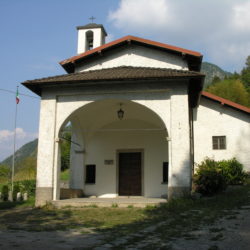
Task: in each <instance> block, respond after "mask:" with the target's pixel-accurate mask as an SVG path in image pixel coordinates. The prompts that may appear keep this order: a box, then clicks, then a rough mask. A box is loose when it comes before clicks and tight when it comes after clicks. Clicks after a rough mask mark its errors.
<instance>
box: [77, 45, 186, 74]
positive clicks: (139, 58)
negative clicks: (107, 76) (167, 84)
mask: <svg viewBox="0 0 250 250" xmlns="http://www.w3.org/2000/svg"><path fill="white" fill-rule="evenodd" d="M120 66H133V67H152V68H171V69H178V70H188V65H187V62H186V61H185V60H184V59H181V58H180V57H179V56H175V55H173V54H170V53H166V52H164V53H163V52H161V51H157V50H155V49H150V48H143V47H140V46H136V45H134V46H130V47H129V48H126V49H124V48H123V49H117V50H114V51H112V54H111V53H109V52H103V54H102V56H101V57H100V58H99V59H96V60H94V61H93V62H91V61H89V62H84V65H82V66H79V67H78V68H76V72H82V71H87V70H98V69H105V68H113V67H120Z"/></svg>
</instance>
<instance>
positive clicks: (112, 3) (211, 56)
mask: <svg viewBox="0 0 250 250" xmlns="http://www.w3.org/2000/svg"><path fill="white" fill-rule="evenodd" d="M249 13H250V0H237V1H235V0H219V1H218V0H88V1H87V0H73V1H69V0H43V1H34V0H0V161H1V160H3V159H4V158H5V157H7V156H9V155H11V154H12V153H13V141H14V139H13V135H14V127H15V126H14V117H15V91H16V86H17V85H19V92H20V103H19V104H18V106H17V110H18V112H17V128H16V134H17V148H19V147H20V146H22V145H23V144H25V143H26V142H28V141H31V140H33V139H35V138H37V136H38V130H39V107H40V98H39V97H38V96H36V95H35V94H34V93H32V92H31V91H29V90H28V89H26V88H25V87H24V86H22V85H21V84H20V83H21V82H24V81H26V80H32V79H36V78H42V77H48V76H53V75H60V74H65V73H66V72H65V71H64V70H63V68H62V67H61V66H60V65H59V64H58V62H59V61H62V60H64V59H66V58H69V57H71V56H74V55H76V46H77V30H76V28H75V27H76V26H80V25H85V24H87V23H89V22H91V21H90V20H89V18H90V17H91V16H94V17H96V19H95V20H94V21H95V22H96V23H98V24H103V25H104V27H105V29H106V31H107V33H108V37H107V42H109V41H112V40H115V39H118V38H120V37H123V36H126V35H134V36H138V37H142V38H146V39H151V40H154V41H159V42H163V43H167V44H170V45H175V46H179V47H183V48H186V49H190V50H194V51H198V52H200V53H202V54H203V56H204V57H203V61H208V62H211V63H214V64H217V65H218V66H220V67H221V68H222V69H224V70H226V71H230V72H234V71H237V72H240V71H241V69H242V68H243V67H244V64H245V60H246V58H247V56H248V55H250V14H249ZM9 91H11V92H9ZM22 94H24V95H22ZM27 95H28V96H27Z"/></svg>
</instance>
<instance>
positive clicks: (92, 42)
mask: <svg viewBox="0 0 250 250" xmlns="http://www.w3.org/2000/svg"><path fill="white" fill-rule="evenodd" d="M76 28H77V30H78V43H77V54H81V53H84V52H86V51H88V50H91V49H94V48H96V47H99V46H101V45H103V44H105V37H106V36H107V32H106V31H105V29H104V27H103V25H102V24H96V23H89V24H87V25H84V26H78V27H76Z"/></svg>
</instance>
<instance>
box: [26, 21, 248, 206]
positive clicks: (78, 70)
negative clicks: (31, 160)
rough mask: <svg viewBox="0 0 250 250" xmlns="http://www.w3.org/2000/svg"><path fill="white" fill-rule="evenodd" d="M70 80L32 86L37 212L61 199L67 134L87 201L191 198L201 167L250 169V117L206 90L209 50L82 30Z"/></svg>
mask: <svg viewBox="0 0 250 250" xmlns="http://www.w3.org/2000/svg"><path fill="white" fill-rule="evenodd" d="M77 30H78V48H77V55H76V56H73V57H71V58H69V59H66V60H64V61H62V62H60V64H61V66H62V67H63V68H64V69H65V71H66V72H67V74H64V75H60V76H53V77H47V78H42V79H36V80H31V81H26V82H24V83H23V85H24V86H26V87H27V88H29V89H30V90H31V91H33V92H34V93H36V94H37V95H39V96H41V110H40V127H39V143H38V160H37V189H36V205H42V204H45V203H46V202H47V201H54V200H59V199H60V171H61V163H60V143H61V141H62V140H63V138H62V130H63V129H64V128H65V126H66V125H67V124H68V123H69V122H70V123H71V125H72V138H71V141H72V142H71V154H70V190H76V191H80V192H79V193H82V194H84V195H85V196H96V197H101V198H116V197H122V196H126V197H134V196H136V197H138V196H140V197H150V198H154V197H168V198H169V199H170V198H173V197H178V196H183V195H188V194H190V191H191V184H192V174H193V171H194V167H195V164H197V163H199V162H201V161H202V160H203V159H204V158H205V157H211V158H213V159H215V160H222V159H229V158H232V157H236V158H237V159H238V160H239V161H240V162H241V163H242V164H243V165H244V167H245V169H246V170H247V171H250V123H249V122H250V109H249V108H247V107H244V106H241V105H239V104H236V103H233V102H231V101H229V100H226V99H223V98H220V97H218V96H215V95H213V94H210V93H207V92H204V91H202V89H203V82H204V78H205V75H204V74H202V73H200V68H201V62H202V54H200V53H199V52H195V51H191V50H187V49H183V48H179V47H175V46H171V45H168V44H163V43H159V42H155V41H150V40H147V39H143V38H138V37H134V36H125V37H122V38H120V39H118V40H115V41H112V42H109V43H105V37H106V36H107V33H106V31H105V29H104V27H103V26H102V25H99V24H95V23H91V24H88V25H85V26H79V27H77Z"/></svg>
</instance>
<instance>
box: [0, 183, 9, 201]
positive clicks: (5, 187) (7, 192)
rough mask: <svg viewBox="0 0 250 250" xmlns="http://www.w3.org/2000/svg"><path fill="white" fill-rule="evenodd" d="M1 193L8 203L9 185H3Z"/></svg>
mask: <svg viewBox="0 0 250 250" xmlns="http://www.w3.org/2000/svg"><path fill="white" fill-rule="evenodd" d="M1 193H2V197H3V200H4V201H7V200H8V196H9V187H8V185H3V186H2V190H1Z"/></svg>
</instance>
